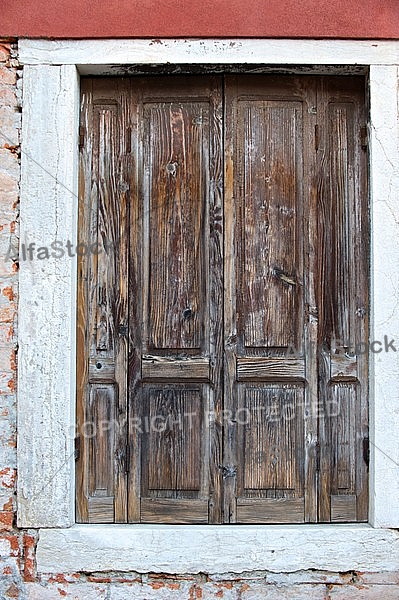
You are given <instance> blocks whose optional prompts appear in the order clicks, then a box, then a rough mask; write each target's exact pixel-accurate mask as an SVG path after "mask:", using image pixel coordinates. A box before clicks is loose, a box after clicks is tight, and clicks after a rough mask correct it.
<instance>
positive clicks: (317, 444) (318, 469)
mask: <svg viewBox="0 0 399 600" xmlns="http://www.w3.org/2000/svg"><path fill="white" fill-rule="evenodd" d="M314 451H315V464H316V471H317V472H319V471H320V442H319V441H317V442H316V445H315V448H314Z"/></svg>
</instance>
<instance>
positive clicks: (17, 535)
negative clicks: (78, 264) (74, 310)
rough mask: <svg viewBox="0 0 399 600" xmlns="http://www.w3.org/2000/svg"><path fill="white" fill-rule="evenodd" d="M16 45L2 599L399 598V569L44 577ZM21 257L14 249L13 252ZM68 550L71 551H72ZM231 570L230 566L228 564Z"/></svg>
mask: <svg viewBox="0 0 399 600" xmlns="http://www.w3.org/2000/svg"><path fill="white" fill-rule="evenodd" d="M21 73H22V70H21V69H20V68H19V65H18V61H17V58H16V46H15V44H14V43H12V42H10V41H4V42H3V43H2V42H1V41H0V456H1V462H0V598H1V599H4V600H7V599H9V598H16V599H18V600H53V599H63V598H65V599H66V600H68V599H76V600H102V599H104V600H128V599H129V598H134V599H136V600H144V599H145V600H152V599H154V600H155V599H156V600H169V599H171V600H173V599H174V598H176V599H184V600H210V599H212V598H214V599H218V598H220V599H224V600H262V599H263V598H267V599H268V600H274V599H276V600H277V599H278V600H284V599H286V600H301V599H303V600H305V599H306V600H351V599H353V600H361V599H363V600H382V599H383V600H391V599H392V600H393V599H397V598H399V571H398V572H395V573H381V574H377V573H352V572H350V573H326V572H317V571H300V572H296V573H265V572H257V573H243V574H241V575H237V574H232V573H225V574H222V575H218V576H216V575H215V576H212V577H211V576H208V575H206V574H201V575H186V576H175V575H167V574H162V575H159V574H147V575H140V574H138V573H86V574H85V573H58V574H56V575H51V576H50V575H48V576H38V575H37V573H36V561H35V551H36V543H37V532H36V531H34V530H29V531H21V530H18V529H17V528H16V526H15V485H16V477H17V471H16V365H17V323H16V309H17V303H18V267H17V265H16V264H14V262H12V261H11V260H8V261H5V260H4V259H5V257H6V256H7V251H8V250H9V248H10V246H12V247H13V248H15V247H17V244H18V182H19V171H20V167H19V132H20V106H19V97H20V85H19V84H20V81H21ZM13 255H14V253H13ZM66 551H67V550H66ZM226 568H228V566H227V565H226Z"/></svg>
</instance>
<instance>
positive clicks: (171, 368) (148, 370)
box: [141, 356, 210, 381]
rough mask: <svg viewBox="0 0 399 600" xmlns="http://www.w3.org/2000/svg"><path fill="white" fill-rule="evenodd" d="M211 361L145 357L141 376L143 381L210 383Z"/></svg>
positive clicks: (142, 362) (142, 361) (204, 359)
mask: <svg viewBox="0 0 399 600" xmlns="http://www.w3.org/2000/svg"><path fill="white" fill-rule="evenodd" d="M209 368H210V361H209V359H207V358H188V357H185V358H184V359H180V360H178V359H176V358H170V357H165V356H143V357H142V360H141V374H142V377H143V379H150V380H153V379H165V380H168V379H174V380H180V379H191V380H197V381H209V378H210V373H209Z"/></svg>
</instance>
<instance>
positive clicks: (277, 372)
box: [77, 75, 369, 523]
mask: <svg viewBox="0 0 399 600" xmlns="http://www.w3.org/2000/svg"><path fill="white" fill-rule="evenodd" d="M363 83H364V82H363V79H362V78H361V77H355V76H354V77H351V78H345V77H311V76H276V75H262V76H261V75H234V76H233V75H226V76H202V77H201V76H186V77H184V76H181V77H179V76H170V77H165V76H159V77H154V78H151V77H147V78H145V77H132V78H130V79H116V78H111V79H108V80H107V81H106V80H102V79H88V80H85V81H84V83H83V88H82V89H83V92H82V118H81V123H82V127H83V129H82V135H83V144H82V150H81V159H82V163H81V176H80V194H81V199H82V201H81V204H80V217H79V223H80V225H79V227H80V241H82V242H85V241H86V240H88V241H89V242H90V243H95V244H98V247H99V248H100V249H101V252H98V253H89V254H87V255H85V256H82V257H81V258H80V263H79V306H78V314H79V326H78V405H77V415H78V428H79V427H82V424H83V423H84V421H87V420H88V419H91V420H94V421H95V422H97V423H100V422H103V421H107V420H114V421H115V423H116V424H117V427H116V428H115V430H114V431H107V430H105V429H103V430H102V431H101V432H100V433H99V434H98V435H97V436H96V437H95V438H94V439H93V440H91V441H88V440H87V439H84V440H82V445H81V448H82V450H81V455H80V457H79V459H78V469H77V482H78V490H79V491H78V503H77V504H78V515H79V519H80V520H81V521H83V522H94V521H93V519H94V520H95V519H99V520H100V521H99V522H105V521H104V519H105V520H108V522H110V521H112V520H115V521H129V522H167V523H172V522H176V523H189V522H193V523H205V522H209V523H221V522H224V523H234V522H248V523H272V522H280V523H285V522H317V521H322V522H328V521H344V520H360V521H364V520H366V519H367V502H368V500H367V498H368V490H367V464H366V462H365V459H364V456H363V454H364V453H363V446H364V440H367V436H368V383H367V382H368V363H367V356H366V355H365V353H362V352H360V351H358V352H357V351H355V350H356V348H358V349H359V348H361V344H362V343H364V342H365V341H367V339H368V275H367V273H368V260H369V259H368V252H367V244H365V239H367V235H368V212H367V193H366V192H367V184H366V168H367V155H366V152H365V149H364V141H362V140H363V137H364V136H363V137H362V135H363V134H362V133H361V131H362V127H364V122H365V114H364V92H363V87H362V86H363ZM108 242H109V244H108ZM115 249H116V252H115V251H114V250H115ZM93 394H94V395H93ZM93 398H96V400H95V401H94V400H93ZM100 498H103V499H104V501H103V502H102V501H101V500H100ZM112 498H113V499H114V500H113V503H112V502H111V500H110V499H112ZM354 499H355V500H354ZM179 507H180V508H179ZM107 511H108V512H107ZM190 511H191V513H190ZM190 514H191V516H190Z"/></svg>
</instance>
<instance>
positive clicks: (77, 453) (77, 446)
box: [74, 435, 80, 460]
mask: <svg viewBox="0 0 399 600" xmlns="http://www.w3.org/2000/svg"><path fill="white" fill-rule="evenodd" d="M74 456H75V460H79V458H80V435H77V436H76V437H75V451H74Z"/></svg>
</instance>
